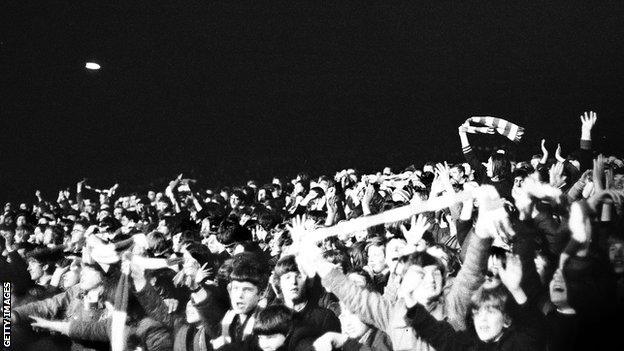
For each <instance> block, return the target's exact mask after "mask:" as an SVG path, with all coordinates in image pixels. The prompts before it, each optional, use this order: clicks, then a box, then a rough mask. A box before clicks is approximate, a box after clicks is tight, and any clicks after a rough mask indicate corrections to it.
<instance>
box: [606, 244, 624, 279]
mask: <svg viewBox="0 0 624 351" xmlns="http://www.w3.org/2000/svg"><path fill="white" fill-rule="evenodd" d="M609 260H610V261H611V265H612V266H613V270H614V271H615V273H616V274H622V273H624V241H622V240H616V241H613V242H612V243H611V244H610V245H609Z"/></svg>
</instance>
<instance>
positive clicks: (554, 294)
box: [549, 269, 568, 307]
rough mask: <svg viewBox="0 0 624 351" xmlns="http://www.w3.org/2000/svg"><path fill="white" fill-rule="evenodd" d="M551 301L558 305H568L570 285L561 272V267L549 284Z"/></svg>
mask: <svg viewBox="0 0 624 351" xmlns="http://www.w3.org/2000/svg"><path fill="white" fill-rule="evenodd" d="M549 292H550V301H552V303H553V304H554V305H555V306H557V307H567V306H568V287H567V286H566V283H565V279H564V278H563V274H562V273H561V269H557V270H556V271H555V274H554V275H553V278H552V280H551V281H550V285H549Z"/></svg>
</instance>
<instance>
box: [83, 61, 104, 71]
mask: <svg viewBox="0 0 624 351" xmlns="http://www.w3.org/2000/svg"><path fill="white" fill-rule="evenodd" d="M85 68H86V69H90V70H94V71H97V70H98V69H100V65H98V64H97V63H95V62H87V63H86V64H85Z"/></svg>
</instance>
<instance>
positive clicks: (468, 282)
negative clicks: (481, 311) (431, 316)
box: [446, 235, 492, 330]
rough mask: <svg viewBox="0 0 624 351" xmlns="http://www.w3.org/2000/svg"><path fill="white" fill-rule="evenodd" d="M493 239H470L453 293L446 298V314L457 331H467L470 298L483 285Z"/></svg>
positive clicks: (452, 287)
mask: <svg viewBox="0 0 624 351" xmlns="http://www.w3.org/2000/svg"><path fill="white" fill-rule="evenodd" d="M491 245H492V239H481V238H479V237H478V236H476V235H473V236H472V237H471V238H470V242H469V243H468V250H467V252H466V260H465V261H464V264H463V266H462V268H461V270H460V271H459V273H458V274H457V277H456V278H455V280H454V281H453V285H452V286H451V291H450V292H449V293H448V295H447V296H446V313H447V316H448V321H449V323H450V324H451V325H452V326H453V328H455V330H465V329H466V315H467V313H468V306H469V304H470V297H471V296H472V293H473V292H474V291H476V290H477V289H478V288H479V286H481V284H482V283H483V272H484V271H485V269H486V268H487V259H488V253H489V248H490V246H491Z"/></svg>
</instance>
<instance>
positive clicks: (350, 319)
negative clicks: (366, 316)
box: [339, 303, 370, 340]
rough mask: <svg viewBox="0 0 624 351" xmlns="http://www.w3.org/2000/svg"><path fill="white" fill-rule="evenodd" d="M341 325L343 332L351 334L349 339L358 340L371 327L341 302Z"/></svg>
mask: <svg viewBox="0 0 624 351" xmlns="http://www.w3.org/2000/svg"><path fill="white" fill-rule="evenodd" d="M339 319H340V327H341V329H342V332H343V333H345V334H347V335H348V336H349V339H355V340H358V339H359V338H361V337H362V335H364V333H366V331H368V329H370V328H369V327H368V326H367V325H366V324H364V323H362V321H361V320H360V319H359V318H358V316H357V315H356V314H353V313H351V312H350V311H349V310H348V309H347V308H346V306H345V305H344V304H342V303H341V304H340V316H339Z"/></svg>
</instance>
